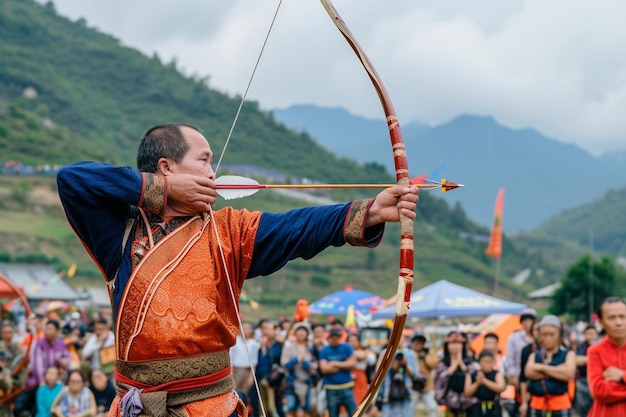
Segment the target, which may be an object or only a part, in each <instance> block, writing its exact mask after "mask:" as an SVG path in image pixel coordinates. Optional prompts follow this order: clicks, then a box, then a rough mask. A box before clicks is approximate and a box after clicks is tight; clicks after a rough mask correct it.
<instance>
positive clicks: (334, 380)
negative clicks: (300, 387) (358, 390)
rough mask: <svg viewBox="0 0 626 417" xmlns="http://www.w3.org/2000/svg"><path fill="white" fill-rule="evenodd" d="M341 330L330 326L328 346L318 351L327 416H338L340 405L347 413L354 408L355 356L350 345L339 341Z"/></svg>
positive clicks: (351, 412)
mask: <svg viewBox="0 0 626 417" xmlns="http://www.w3.org/2000/svg"><path fill="white" fill-rule="evenodd" d="M342 336H343V331H342V330H341V329H339V328H336V327H335V328H331V329H330V330H329V331H328V346H325V347H324V348H323V349H322V350H321V351H320V363H319V366H320V370H321V372H322V378H323V380H324V388H325V389H326V409H327V410H328V413H329V417H339V410H340V407H341V406H343V407H345V409H346V411H347V412H348V414H349V415H352V414H353V413H354V411H355V410H356V401H355V399H354V381H353V380H352V369H354V367H355V366H356V357H355V356H354V351H353V350H352V346H350V345H349V344H348V343H341V342H340V340H341V337H342Z"/></svg>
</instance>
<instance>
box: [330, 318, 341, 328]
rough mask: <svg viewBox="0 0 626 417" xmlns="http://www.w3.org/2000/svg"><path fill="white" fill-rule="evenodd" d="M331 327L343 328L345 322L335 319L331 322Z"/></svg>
mask: <svg viewBox="0 0 626 417" xmlns="http://www.w3.org/2000/svg"><path fill="white" fill-rule="evenodd" d="M330 325H331V326H337V325H340V326H342V327H343V321H341V319H334V320H333V321H331V322H330Z"/></svg>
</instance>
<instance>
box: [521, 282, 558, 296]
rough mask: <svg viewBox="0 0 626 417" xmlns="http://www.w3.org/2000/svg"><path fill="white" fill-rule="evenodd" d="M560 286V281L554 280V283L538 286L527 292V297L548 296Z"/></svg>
mask: <svg viewBox="0 0 626 417" xmlns="http://www.w3.org/2000/svg"><path fill="white" fill-rule="evenodd" d="M560 287H561V283H560V282H555V283H554V284H550V285H548V286H545V287H543V288H539V289H538V290H535V291H533V292H530V293H528V295H527V297H528V298H550V297H552V295H553V294H554V292H555V291H556V290H558V289H559V288H560Z"/></svg>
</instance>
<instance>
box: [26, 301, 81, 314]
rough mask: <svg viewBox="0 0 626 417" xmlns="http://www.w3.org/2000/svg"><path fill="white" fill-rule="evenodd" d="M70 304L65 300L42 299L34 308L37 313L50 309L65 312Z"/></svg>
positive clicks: (44, 312) (49, 310)
mask: <svg viewBox="0 0 626 417" xmlns="http://www.w3.org/2000/svg"><path fill="white" fill-rule="evenodd" d="M70 307H72V305H71V304H70V303H66V302H65V301H60V300H54V301H42V302H41V303H39V305H38V306H37V307H36V308H35V311H36V312H37V313H41V314H46V313H49V312H51V311H60V312H64V313H65V312H67V311H68V310H69V309H70Z"/></svg>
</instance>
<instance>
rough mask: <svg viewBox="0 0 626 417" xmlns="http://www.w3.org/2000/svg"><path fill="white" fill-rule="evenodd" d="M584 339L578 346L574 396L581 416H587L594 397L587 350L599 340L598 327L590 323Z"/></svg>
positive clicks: (584, 332) (576, 408)
mask: <svg viewBox="0 0 626 417" xmlns="http://www.w3.org/2000/svg"><path fill="white" fill-rule="evenodd" d="M583 335H584V338H585V339H584V340H583V342H582V343H581V344H580V345H578V346H577V347H576V367H577V368H576V369H577V371H576V397H574V409H575V410H576V411H577V412H578V415H579V416H580V417H587V414H588V413H589V410H590V409H591V404H592V403H593V398H591V392H589V383H588V381H587V351H588V350H589V348H590V347H591V345H593V344H594V343H596V342H597V341H598V329H596V328H595V326H592V325H589V326H587V327H586V328H585V330H584V331H583Z"/></svg>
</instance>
